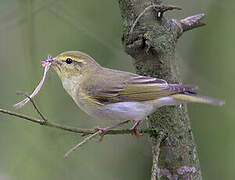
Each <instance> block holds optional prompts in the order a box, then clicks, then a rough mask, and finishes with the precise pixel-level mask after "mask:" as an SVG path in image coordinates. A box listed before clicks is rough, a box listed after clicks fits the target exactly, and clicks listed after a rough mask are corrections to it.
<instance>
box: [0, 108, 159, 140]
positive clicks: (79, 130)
mask: <svg viewBox="0 0 235 180" xmlns="http://www.w3.org/2000/svg"><path fill="white" fill-rule="evenodd" d="M0 112H1V113H4V114H8V115H11V116H15V117H18V118H20V119H24V120H27V121H31V122H33V123H37V124H40V125H43V126H48V127H53V128H57V129H62V130H65V131H69V132H74V133H78V134H82V135H89V134H94V133H96V132H97V130H95V129H83V128H77V127H71V126H65V125H60V124H57V123H53V122H50V121H46V122H45V121H44V120H43V119H37V118H34V117H30V116H27V115H25V114H20V113H16V112H12V111H9V110H6V109H0ZM133 132H134V131H133V130H130V129H121V130H110V131H108V132H106V133H105V135H106V134H110V135H115V134H131V133H133ZM139 132H140V133H144V134H151V133H156V129H141V130H139Z"/></svg>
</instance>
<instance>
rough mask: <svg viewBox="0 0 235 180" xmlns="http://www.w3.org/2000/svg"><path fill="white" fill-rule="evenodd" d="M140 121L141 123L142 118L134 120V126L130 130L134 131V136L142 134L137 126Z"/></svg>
mask: <svg viewBox="0 0 235 180" xmlns="http://www.w3.org/2000/svg"><path fill="white" fill-rule="evenodd" d="M141 123H142V120H139V121H137V122H135V124H134V126H133V127H132V128H131V130H133V131H134V132H133V134H132V135H134V136H136V137H140V136H141V135H142V134H140V133H139V131H138V127H139V125H140V124H141Z"/></svg>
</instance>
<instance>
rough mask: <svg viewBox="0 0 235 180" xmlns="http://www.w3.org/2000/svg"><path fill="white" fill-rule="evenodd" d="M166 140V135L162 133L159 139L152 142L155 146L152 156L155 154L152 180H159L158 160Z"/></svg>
mask: <svg viewBox="0 0 235 180" xmlns="http://www.w3.org/2000/svg"><path fill="white" fill-rule="evenodd" d="M163 139H165V134H164V133H163V132H162V131H161V132H159V135H158V136H157V138H152V142H154V146H152V154H153V165H152V174H151V180H156V179H159V178H160V177H159V176H160V174H159V168H158V158H159V154H160V145H161V143H162V141H163Z"/></svg>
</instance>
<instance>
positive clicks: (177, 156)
mask: <svg viewBox="0 0 235 180" xmlns="http://www.w3.org/2000/svg"><path fill="white" fill-rule="evenodd" d="M118 2H119V6H120V10H121V16H122V25H123V38H122V40H123V44H124V47H125V51H126V52H127V53H128V54H129V55H130V56H132V57H133V58H134V64H135V67H136V71H137V73H139V74H141V75H149V76H152V77H157V78H162V79H165V80H167V81H168V82H170V83H181V79H180V78H179V75H178V68H179V67H178V63H177V59H176V57H175V47H176V42H177V39H178V38H179V37H180V36H181V35H182V33H183V32H184V31H187V30H190V29H193V28H195V27H198V26H201V25H203V24H202V23H201V22H200V20H201V19H202V18H203V15H202V14H199V15H195V16H191V17H188V18H185V19H183V20H180V21H177V20H175V19H171V20H166V19H165V18H164V17H163V12H165V11H167V10H173V9H176V8H175V7H172V6H161V5H160V4H161V1H160V0H119V1H118ZM136 19H137V20H136ZM133 24H134V25H133ZM149 124H150V126H151V127H152V128H156V129H158V130H162V132H163V134H164V135H163V134H162V135H160V136H158V135H155V134H152V135H151V143H152V152H153V168H152V176H151V179H152V180H154V179H158V177H160V179H172V180H173V179H202V177H201V170H200V164H199V159H198V155H197V151H196V145H195V142H194V138H193V134H192V129H191V126H190V120H189V117H188V113H187V107H186V106H185V105H182V106H174V107H162V108H160V109H158V110H157V111H156V112H155V113H154V114H153V115H151V116H150V117H149ZM160 137H165V138H164V140H162V138H160Z"/></svg>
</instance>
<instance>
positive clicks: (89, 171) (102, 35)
mask: <svg viewBox="0 0 235 180" xmlns="http://www.w3.org/2000/svg"><path fill="white" fill-rule="evenodd" d="M165 3H170V4H174V5H178V6H181V7H182V8H183V9H184V10H183V11H174V12H170V13H167V16H169V17H177V18H182V17H186V16H189V15H194V14H196V13H201V12H204V13H206V18H205V22H206V23H207V26H205V27H203V28H200V29H197V30H194V31H192V32H188V33H186V34H184V35H183V37H182V38H181V39H180V40H179V43H178V46H177V56H178V57H179V58H180V59H182V61H181V64H180V69H181V72H182V77H183V79H184V83H188V84H196V85H199V86H200V90H199V92H200V93H202V94H204V95H210V96H212V97H219V98H221V99H225V100H226V105H225V106H223V107H215V106H209V105H201V104H190V105H189V106H188V107H189V115H190V119H191V123H192V127H193V133H194V136H195V140H196V143H197V149H198V153H199V158H200V162H201V168H202V174H203V177H204V179H207V180H212V179H213V180H216V179H225V180H232V179H235V172H234V168H235V141H234V137H235V130H234V129H235V119H234V116H235V111H234V105H235V103H234V100H235V97H234V95H233V93H234V90H235V83H233V81H234V78H235V71H234V66H235V61H234V48H235V46H234V42H235V35H234V32H235V23H234V19H235V1H232V0H224V1H220V0H207V1H205V0H197V1H193V0H191V1H189V0H181V1H178V2H177V1H170V0H168V1H167V2H165ZM0 24H1V25H0V82H1V88H0V108H5V109H9V110H13V109H12V104H14V103H16V102H18V101H19V100H21V99H22V98H23V97H19V96H17V95H16V91H18V90H21V91H26V92H29V93H30V92H31V91H32V90H33V89H34V88H35V86H36V85H37V83H38V82H39V80H40V79H41V77H42V72H43V68H42V67H41V66H40V61H41V60H42V59H44V58H46V57H47V55H48V54H52V55H53V56H55V55H57V54H58V53H60V52H63V51H67V50H81V51H84V52H86V53H88V54H90V55H91V56H93V57H94V58H96V59H97V61H98V62H99V63H100V64H102V65H104V66H106V67H109V68H115V69H121V70H126V71H132V72H134V68H133V65H132V60H131V58H130V57H129V56H128V55H126V54H125V53H124V51H123V49H122V45H121V40H120V39H121V35H122V29H121V19H120V12H119V7H118V3H117V1H115V0H96V1H94V0H86V1H83V0H70V1H65V0H40V1H36V0H9V1H6V0H0ZM35 101H36V102H37V104H38V106H39V107H40V110H41V111H42V112H43V113H44V114H45V116H46V117H47V118H48V119H49V120H50V121H53V122H57V123H61V124H66V125H71V126H77V127H83V128H92V127H94V126H96V125H100V126H106V125H109V124H111V122H103V121H98V120H97V121H94V120H93V119H92V118H90V117H88V116H87V115H86V114H85V113H83V112H82V111H81V110H80V109H79V108H77V107H76V105H75V103H74V102H73V101H72V99H71V98H70V97H69V95H68V94H67V93H65V91H64V90H63V88H62V86H61V82H60V81H59V79H58V77H57V75H56V74H55V72H54V71H50V72H49V74H48V77H47V79H46V82H45V84H44V86H43V88H42V89H41V91H40V93H39V94H38V95H37V97H36V98H35ZM18 112H21V113H25V114H28V115H31V116H35V117H37V116H38V115H37V114H36V113H35V112H34V110H33V108H32V106H31V105H30V104H28V105H26V106H25V107H24V108H23V109H21V110H18ZM81 140H82V138H81V137H80V136H79V135H77V134H73V133H68V132H64V131H61V130H57V129H53V128H47V127H41V126H39V125H35V124H33V123H30V122H26V121H23V120H20V119H17V118H14V117H11V116H7V115H3V114H0V180H32V179H34V180H42V179H44V180H51V179H57V180H62V179H70V180H74V179H81V180H90V179H97V180H110V179H112V180H120V179H133V180H134V179H135V180H143V179H149V178H150V170H151V146H150V145H149V142H148V138H147V137H146V136H144V137H141V138H139V139H136V138H134V137H131V136H127V135H117V136H106V137H105V139H104V141H103V142H102V143H97V142H96V141H92V142H90V143H89V144H87V145H86V146H84V147H82V148H81V149H80V150H78V151H76V152H74V153H73V154H71V156H70V157H69V158H68V159H64V158H63V156H64V153H65V152H66V151H67V150H68V149H69V148H71V147H72V146H74V145H75V144H76V143H78V142H79V141H81Z"/></svg>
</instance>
